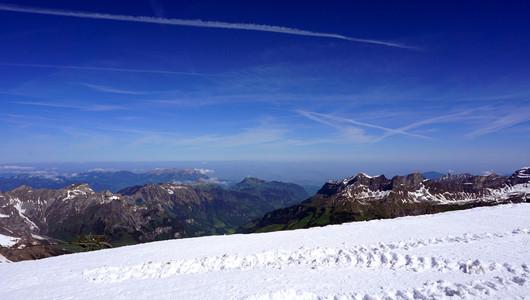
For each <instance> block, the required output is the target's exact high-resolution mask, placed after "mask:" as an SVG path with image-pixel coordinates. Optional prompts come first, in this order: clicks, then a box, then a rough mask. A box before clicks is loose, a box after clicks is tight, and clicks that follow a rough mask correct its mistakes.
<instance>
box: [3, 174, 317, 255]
mask: <svg viewBox="0 0 530 300" xmlns="http://www.w3.org/2000/svg"><path fill="white" fill-rule="evenodd" d="M307 197H309V195H308V194H307V193H306V192H305V190H304V189H303V188H302V187H300V186H298V185H295V184H288V183H282V182H274V181H264V180H259V179H256V178H250V177H248V178H245V179H244V180H243V181H242V182H240V183H238V184H236V185H235V186H234V187H233V188H231V189H225V188H222V187H220V186H218V185H214V184H206V183H205V184H201V185H193V186H192V185H184V184H177V183H167V182H166V183H160V184H152V183H148V184H146V185H143V186H133V187H129V188H125V189H123V190H121V191H119V192H118V193H111V192H110V191H100V192H95V191H94V190H93V189H92V188H91V187H90V186H89V185H88V184H86V183H83V184H79V183H78V184H73V185H70V186H68V187H66V188H63V189H59V190H53V189H34V188H31V187H28V186H20V187H18V188H16V189H14V190H12V191H9V192H5V193H0V235H4V236H8V237H12V238H15V239H17V240H16V242H17V243H16V245H15V246H14V247H10V248H9V249H6V247H0V254H2V255H3V256H5V257H7V258H8V259H9V260H12V261H16V260H21V259H30V258H40V257H46V256H50V255H56V254H60V253H64V252H66V251H68V249H67V248H68V247H66V248H65V247H64V245H63V246H60V247H58V246H55V244H57V243H62V242H66V241H72V240H75V236H76V235H78V234H89V233H94V234H103V235H106V236H107V237H109V241H110V242H111V243H112V244H113V245H115V246H116V245H126V244H136V243H141V242H148V241H154V240H164V239H173V238H184V237H195V236H203V235H212V234H230V233H233V232H235V230H236V229H237V228H238V227H240V226H241V225H243V224H245V223H247V222H249V221H251V220H253V219H256V218H259V217H261V216H263V214H265V213H266V212H268V211H271V210H275V209H278V208H281V207H285V206H290V205H293V204H295V203H299V202H300V201H302V200H303V199H306V198H307Z"/></svg>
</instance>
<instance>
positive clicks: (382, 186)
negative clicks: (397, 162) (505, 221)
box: [318, 168, 530, 205]
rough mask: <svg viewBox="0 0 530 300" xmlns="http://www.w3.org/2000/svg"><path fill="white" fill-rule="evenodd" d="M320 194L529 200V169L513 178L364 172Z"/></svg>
mask: <svg viewBox="0 0 530 300" xmlns="http://www.w3.org/2000/svg"><path fill="white" fill-rule="evenodd" d="M318 194H323V195H326V196H335V197H339V198H340V197H342V198H343V199H348V200H349V201H360V202H363V201H381V200H384V201H396V200H398V201H401V202H403V203H406V202H412V203H414V202H429V203H432V204H434V205H436V204H462V203H469V202H474V201H481V202H503V201H508V200H513V201H517V200H518V201H523V202H524V201H526V200H527V199H529V198H530V168H522V169H520V170H517V171H515V172H514V173H513V175H512V176H510V177H503V176H499V175H496V174H490V175H487V176H473V175H470V174H458V175H450V174H447V175H445V176H444V177H442V178H439V179H434V180H430V179H425V178H424V177H423V175H421V174H420V173H412V174H410V175H408V176H407V177H402V176H395V177H393V178H392V179H387V178H386V177H385V176H384V175H380V176H376V177H371V176H368V175H366V174H364V173H359V174H357V175H355V176H352V177H349V178H346V179H344V180H342V181H328V182H327V183H326V184H325V185H324V186H323V187H322V189H321V190H320V191H319V192H318Z"/></svg>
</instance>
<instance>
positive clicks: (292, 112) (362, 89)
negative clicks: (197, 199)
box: [0, 0, 530, 173]
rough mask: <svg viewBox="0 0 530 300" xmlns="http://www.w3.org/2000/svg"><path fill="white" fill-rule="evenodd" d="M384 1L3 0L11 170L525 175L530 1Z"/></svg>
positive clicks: (0, 48) (0, 122)
mask: <svg viewBox="0 0 530 300" xmlns="http://www.w3.org/2000/svg"><path fill="white" fill-rule="evenodd" d="M328 2H332V3H328ZM350 2H353V3H350ZM387 2H388V1H362V2H357V1H345V2H340V1H303V2H301V1H292V2H291V1H229V2H228V3H222V2H221V1H186V2H184V1H163V0H145V1H97V0H95V1H45V2H43V1H29V0H28V1H10V2H0V3H1V4H0V105H1V106H0V108H1V109H0V131H1V132H2V134H1V138H2V142H3V143H2V144H3V146H2V147H1V148H0V162H2V163H3V164H16V163H34V162H87V161H88V162H90V161H108V162H117V161H286V162H288V161H307V162H311V163H318V162H322V163H325V162H335V164H337V163H338V164H345V165H348V166H351V168H352V172H353V170H355V171H368V172H369V171H370V170H372V169H373V170H374V172H377V171H380V172H382V171H387V172H390V173H391V172H398V170H405V169H409V168H410V169H413V170H420V171H426V170H438V171H442V172H444V171H447V170H449V169H452V170H455V169H457V170H463V171H471V172H481V171H487V170H493V171H497V172H501V173H502V172H509V171H512V170H514V169H516V168H519V167H522V166H525V165H528V164H529V162H530V151H529V149H530V55H529V53H530V39H529V38H528V28H530V20H529V19H530V18H528V15H530V4H527V3H526V1H503V2H501V1H438V2H434V1H416V2H414V1H413V2H393V3H387ZM171 167H173V166H171ZM361 168H362V170H360V169H361ZM370 168H371V169H370ZM367 169H368V170H367Z"/></svg>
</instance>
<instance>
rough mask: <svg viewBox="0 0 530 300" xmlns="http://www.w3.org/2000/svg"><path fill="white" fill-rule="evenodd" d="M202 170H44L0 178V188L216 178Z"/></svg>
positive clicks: (98, 187)
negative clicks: (59, 171) (80, 171)
mask: <svg viewBox="0 0 530 300" xmlns="http://www.w3.org/2000/svg"><path fill="white" fill-rule="evenodd" d="M206 173H207V172H206V171H205V170H202V169H156V170H152V171H149V172H146V173H133V172H129V171H104V170H95V171H90V172H85V173H79V174H72V175H68V176H67V175H56V174H48V173H44V174H42V173H37V174H34V173H24V174H16V175H12V176H6V177H0V191H2V192H6V191H10V190H12V189H15V188H17V187H19V186H22V185H27V186H30V187H32V188H35V189H62V188H65V187H67V186H70V185H72V184H76V183H86V184H88V185H90V187H91V188H92V189H93V190H94V191H97V192H99V191H104V190H109V191H111V192H113V193H116V192H118V191H119V190H121V189H124V188H126V187H130V186H133V185H144V184H147V183H162V182H175V183H185V184H189V183H194V182H198V181H199V182H213V183H217V182H218V181H217V180H216V179H215V178H210V177H209V176H208V175H207V174H206Z"/></svg>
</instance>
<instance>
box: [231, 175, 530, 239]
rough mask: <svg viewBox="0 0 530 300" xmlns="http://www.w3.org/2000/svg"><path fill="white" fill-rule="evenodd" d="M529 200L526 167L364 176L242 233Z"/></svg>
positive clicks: (271, 215)
mask: <svg viewBox="0 0 530 300" xmlns="http://www.w3.org/2000/svg"><path fill="white" fill-rule="evenodd" d="M529 198H530V168H523V169H521V170H518V171H516V172H515V173H514V174H513V175H512V176H510V177H503V176H499V175H496V174H491V175H487V176H472V175H469V174H461V175H446V176H444V177H442V178H439V179H435V180H428V179H425V178H424V177H423V176H422V175H421V174H420V173H413V174H410V175H408V176H407V177H402V176H395V177H393V178H392V179H387V178H385V176H383V175H381V176H376V177H370V176H368V175H366V174H363V173H361V174H358V175H356V176H353V177H350V178H346V179H344V180H342V181H330V182H327V183H326V184H324V186H323V187H322V188H321V189H320V190H319V191H318V193H317V194H316V195H315V196H313V197H311V198H309V199H307V200H305V201H304V202H302V203H301V204H299V205H294V206H291V207H288V208H284V209H279V210H276V211H273V212H270V213H267V214H266V215H265V216H264V217H263V218H262V219H260V220H258V221H255V222H251V223H249V224H246V225H245V226H243V227H242V228H240V229H239V231H240V232H261V231H273V230H282V229H295V228H304V227H311V226H321V225H327V224H338V223H342V222H349V221H358V220H369V219H374V218H394V217H400V216H406V215H419V214H426V213H436V212H441V211H448V210H455V209H463V208H470V207H476V206H485V205H495V204H501V203H511V202H524V201H528V199H529Z"/></svg>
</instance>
